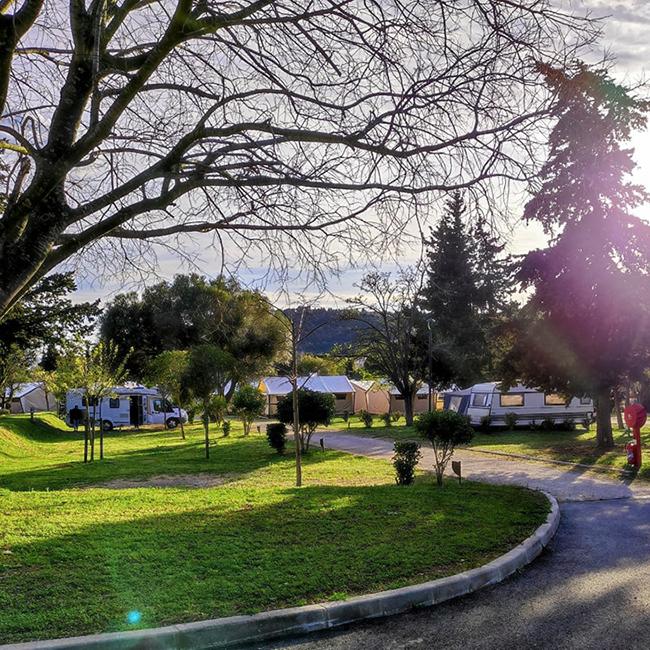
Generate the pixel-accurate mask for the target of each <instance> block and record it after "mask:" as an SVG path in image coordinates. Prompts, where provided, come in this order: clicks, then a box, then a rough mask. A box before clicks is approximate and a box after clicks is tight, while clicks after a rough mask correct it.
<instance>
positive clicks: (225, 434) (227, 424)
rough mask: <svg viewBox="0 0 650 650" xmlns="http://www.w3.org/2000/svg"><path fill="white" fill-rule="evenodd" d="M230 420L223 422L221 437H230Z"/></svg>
mask: <svg viewBox="0 0 650 650" xmlns="http://www.w3.org/2000/svg"><path fill="white" fill-rule="evenodd" d="M230 427H231V424H230V420H224V421H223V424H222V425H221V431H223V437H224V438H227V437H228V436H229V435H230Z"/></svg>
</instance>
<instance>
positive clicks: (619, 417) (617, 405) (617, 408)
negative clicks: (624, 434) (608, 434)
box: [614, 388, 625, 431]
mask: <svg viewBox="0 0 650 650" xmlns="http://www.w3.org/2000/svg"><path fill="white" fill-rule="evenodd" d="M614 413H615V415H616V428H617V429H618V430H619V431H623V429H625V422H623V413H622V412H621V393H620V391H619V389H618V388H616V389H615V390H614Z"/></svg>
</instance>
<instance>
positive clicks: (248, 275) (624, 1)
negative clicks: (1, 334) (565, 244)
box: [75, 0, 650, 307]
mask: <svg viewBox="0 0 650 650" xmlns="http://www.w3.org/2000/svg"><path fill="white" fill-rule="evenodd" d="M557 1H558V4H562V6H564V7H567V6H569V7H571V8H572V9H573V10H575V12H576V13H578V14H581V13H585V12H590V13H591V16H592V17H593V18H598V19H600V24H601V28H602V32H603V35H602V39H601V40H600V42H599V43H598V45H597V47H596V48H595V50H594V52H593V58H594V60H598V59H599V58H600V57H602V56H603V55H605V54H606V55H608V56H609V57H611V58H613V59H614V67H613V69H612V73H613V74H614V76H615V77H616V78H617V79H618V80H619V81H621V82H625V83H626V84H627V85H631V86H634V85H636V84H638V83H639V82H641V81H644V80H646V79H650V0H620V1H619V2H608V1H606V0H557ZM645 92H646V94H647V95H648V96H650V86H649V87H648V89H647V90H646V91H645ZM632 146H633V147H634V149H635V161H636V162H637V164H638V167H637V170H636V174H635V181H636V182H639V183H641V184H644V185H647V186H650V133H649V132H644V133H639V134H636V135H635V137H634V139H633V141H632ZM515 212H516V210H515ZM644 212H647V214H648V217H649V218H650V206H646V207H645V208H643V209H642V210H641V211H640V212H639V216H644V214H643V213H644ZM505 235H506V236H507V238H508V240H509V249H510V252H512V253H513V254H522V253H525V252H527V251H528V250H531V249H533V248H538V247H540V246H543V245H544V236H543V234H542V232H541V228H540V227H539V226H536V225H530V226H526V225H525V224H523V223H521V222H517V221H515V222H514V223H512V224H510V227H509V228H508V231H507V232H506V233H505ZM197 243H198V245H199V246H200V245H201V242H197ZM419 255H420V250H419V248H418V249H417V250H416V249H413V250H412V251H410V252H408V251H405V252H404V255H403V256H402V257H401V261H400V264H402V265H404V266H408V265H409V264H413V263H415V262H416V261H417V259H418V258H419ZM215 259H216V253H215V252H214V251H212V250H211V249H209V248H206V250H205V252H204V254H203V255H202V256H201V259H200V260H199V262H198V268H199V270H200V271H201V272H203V273H205V274H206V275H208V276H211V275H212V273H211V270H213V269H214V267H215ZM158 264H159V270H158V273H159V277H160V278H165V279H169V278H171V277H173V275H174V274H175V273H177V272H181V271H183V269H182V268H181V267H180V265H179V261H178V259H177V258H175V257H174V256H173V255H172V254H170V253H164V254H161V255H160V256H159V258H158ZM377 265H378V266H379V267H380V268H381V269H382V270H386V271H391V272H394V271H396V269H397V267H396V265H395V264H393V263H391V264H382V263H381V261H380V260H378V261H377ZM367 270H368V269H363V268H361V269H359V268H357V269H342V273H341V274H340V275H339V277H332V278H331V279H330V281H329V282H328V286H327V290H326V291H325V292H322V291H321V290H318V291H315V290H314V289H313V288H309V287H305V283H304V281H303V280H302V279H301V278H297V279H295V280H294V281H292V282H291V283H290V284H289V285H288V286H285V287H283V288H281V287H280V286H279V285H274V284H273V283H271V285H270V286H266V287H265V290H266V291H267V294H268V295H269V297H270V298H271V299H272V300H274V302H276V304H279V305H280V306H286V305H289V304H292V303H294V304H295V302H299V301H300V299H301V298H300V296H304V297H305V298H307V299H315V298H318V301H319V303H320V304H322V305H323V306H332V307H334V306H342V305H343V304H344V301H345V298H347V297H350V296H352V295H355V294H356V293H357V289H356V287H355V285H356V284H357V283H358V282H359V281H360V280H361V278H362V276H363V274H364V273H365V272H366V271H367ZM263 274H264V268H263V260H260V266H259V267H258V268H250V269H249V270H247V271H246V272H244V273H240V275H239V277H240V279H241V281H242V282H243V283H244V284H245V285H247V286H255V285H256V283H257V281H258V278H259V277H260V276H262V275H263ZM151 281H156V279H155V278H152V280H151ZM141 286H142V285H130V286H124V285H122V284H120V283H119V282H117V281H115V280H111V279H110V278H108V279H103V280H94V281H92V282H89V281H88V280H84V279H83V278H79V291H78V292H77V294H76V296H75V298H76V300H79V301H82V300H90V299H92V300H94V299H96V298H101V299H102V301H103V302H105V301H108V300H110V299H111V297H112V296H114V295H115V294H116V293H119V292H120V291H124V290H133V289H138V288H141Z"/></svg>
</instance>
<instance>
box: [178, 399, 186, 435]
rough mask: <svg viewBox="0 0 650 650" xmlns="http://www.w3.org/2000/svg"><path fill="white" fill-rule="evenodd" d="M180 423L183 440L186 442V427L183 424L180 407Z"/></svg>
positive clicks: (179, 408)
mask: <svg viewBox="0 0 650 650" xmlns="http://www.w3.org/2000/svg"><path fill="white" fill-rule="evenodd" d="M178 423H179V424H180V425H181V438H182V439H183V440H185V425H184V424H183V415H182V413H181V407H180V406H179V407H178Z"/></svg>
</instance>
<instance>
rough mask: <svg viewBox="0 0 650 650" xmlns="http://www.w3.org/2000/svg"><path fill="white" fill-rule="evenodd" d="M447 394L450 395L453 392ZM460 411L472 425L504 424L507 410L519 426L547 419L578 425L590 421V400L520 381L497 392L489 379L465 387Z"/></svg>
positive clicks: (592, 406) (592, 407)
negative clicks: (568, 397) (542, 389)
mask: <svg viewBox="0 0 650 650" xmlns="http://www.w3.org/2000/svg"><path fill="white" fill-rule="evenodd" d="M466 393H467V391H459V396H460V397H461V398H462V397H463V396H466ZM448 394H449V395H451V396H452V397H453V393H448ZM461 394H462V395H461ZM464 412H465V414H466V415H467V416H469V419H470V423H471V424H472V425H475V426H478V425H481V424H485V423H486V422H487V421H489V425H490V426H496V427H498V426H504V425H505V423H506V415H507V414H509V413H513V414H515V415H516V416H517V425H521V426H529V425H531V424H533V425H534V424H540V423H541V422H543V421H544V420H548V419H550V420H553V421H554V422H557V423H558V424H559V423H561V422H563V421H565V420H570V421H572V422H574V423H576V424H581V423H582V422H583V421H585V420H590V421H591V420H593V417H594V403H593V401H592V399H591V398H589V397H572V398H571V399H569V400H567V399H566V398H565V397H564V396H563V395H559V394H557V393H544V392H542V391H540V390H537V389H536V388H528V387H527V386H522V385H521V384H519V385H517V386H513V387H512V388H510V390H508V391H504V392H501V391H500V390H499V384H498V383H497V382H489V383H485V384H475V385H474V386H472V387H471V388H470V389H469V399H468V400H467V406H466V407H465V410H464ZM486 418H489V420H486Z"/></svg>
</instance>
